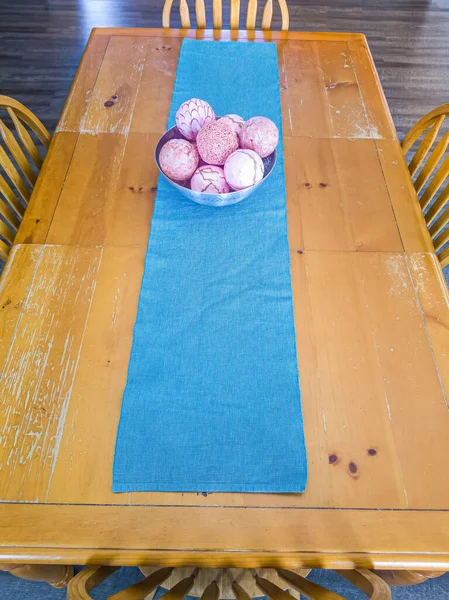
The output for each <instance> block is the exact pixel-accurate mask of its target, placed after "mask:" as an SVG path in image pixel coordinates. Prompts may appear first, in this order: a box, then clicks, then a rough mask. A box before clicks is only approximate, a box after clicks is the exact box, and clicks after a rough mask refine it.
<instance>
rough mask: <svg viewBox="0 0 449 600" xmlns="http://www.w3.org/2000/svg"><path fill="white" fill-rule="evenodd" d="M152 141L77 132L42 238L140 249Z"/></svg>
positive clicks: (150, 184)
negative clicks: (67, 170) (44, 235)
mask: <svg viewBox="0 0 449 600" xmlns="http://www.w3.org/2000/svg"><path fill="white" fill-rule="evenodd" d="M158 139H159V136H158V135H155V134H148V135H145V134H136V133H133V134H129V136H124V135H120V134H101V133H100V134H98V135H89V134H85V135H82V136H80V139H79V141H78V143H77V146H76V149H75V152H74V154H73V158H72V161H71V163H70V170H69V173H68V175H67V177H66V180H65V183H64V189H63V190H62V192H61V196H60V198H59V202H58V205H57V208H56V210H55V214H54V216H53V220H52V222H51V224H50V227H49V232H48V235H47V237H46V242H47V243H48V244H75V245H76V244H79V245H90V244H103V245H115V246H140V247H143V248H146V246H147V242H148V235H149V231H150V221H151V215H152V212H153V206H154V198H155V195H156V189H157V180H158V170H157V166H156V164H155V162H154V160H153V158H152V157H153V154H154V149H155V147H156V144H157V141H158Z"/></svg>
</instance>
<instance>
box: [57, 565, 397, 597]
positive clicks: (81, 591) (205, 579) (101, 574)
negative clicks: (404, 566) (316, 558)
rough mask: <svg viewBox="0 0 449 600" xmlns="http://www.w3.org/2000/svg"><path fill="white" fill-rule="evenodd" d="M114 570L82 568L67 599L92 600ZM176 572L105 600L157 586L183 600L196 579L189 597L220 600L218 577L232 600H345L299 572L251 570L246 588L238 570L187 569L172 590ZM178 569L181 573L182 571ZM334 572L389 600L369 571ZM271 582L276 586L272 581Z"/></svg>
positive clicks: (164, 571)
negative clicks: (263, 573)
mask: <svg viewBox="0 0 449 600" xmlns="http://www.w3.org/2000/svg"><path fill="white" fill-rule="evenodd" d="M115 570H116V567H86V568H85V569H84V570H83V571H80V572H79V573H78V574H77V575H75V577H74V578H73V579H72V580H71V581H70V582H69V585H68V588H67V599H68V600H92V597H91V596H90V595H89V592H90V591H91V590H92V589H93V588H94V587H96V586H97V585H98V584H99V583H101V582H102V581H104V580H105V579H106V578H107V577H108V576H109V575H110V574H111V573H113V572H114V571H115ZM177 570H178V569H173V568H167V567H166V568H161V569H157V570H154V571H152V572H151V574H150V575H148V576H147V577H145V579H142V580H141V581H139V582H137V583H135V584H134V585H131V586H129V587H127V588H126V589H124V590H122V591H120V592H117V593H116V594H113V595H112V596H109V598H108V600H143V599H144V598H145V597H146V596H147V595H148V594H150V593H152V592H153V591H154V590H156V588H157V587H158V586H162V587H164V588H168V590H167V591H166V592H165V594H163V595H162V596H161V600H185V598H186V596H187V595H188V594H189V593H190V592H191V591H192V588H194V585H195V580H196V579H197V578H198V579H201V580H202V584H201V586H200V587H201V591H198V589H193V591H192V594H191V595H195V596H199V598H200V600H220V598H221V594H220V589H221V586H220V585H219V584H220V583H221V584H223V580H222V579H221V578H222V577H226V578H229V577H231V580H230V581H231V582H232V592H233V595H234V596H235V598H236V600H254V597H258V596H261V595H264V596H267V597H268V598H269V600H292V599H293V598H297V597H298V595H299V594H303V595H305V596H306V597H307V598H310V599H311V600H347V599H346V597H345V596H341V595H339V594H336V593H334V592H331V591H330V590H328V589H327V588H325V587H323V586H321V585H318V584H317V583H313V582H312V581H310V580H308V579H306V578H305V577H303V575H301V574H300V571H299V572H298V571H296V572H295V571H286V570H283V569H277V570H275V569H269V571H272V573H271V574H270V575H269V577H270V579H267V578H266V577H261V576H260V575H259V571H261V570H262V571H266V570H267V569H253V570H251V576H250V577H249V578H250V579H251V578H254V583H255V585H251V586H250V587H248V577H246V578H245V577H243V579H245V583H243V581H242V575H243V576H245V573H244V572H243V570H240V569H232V573H231V570H229V569H224V570H221V569H219V570H218V574H217V569H193V568H190V569H188V571H189V573H190V574H189V575H188V576H187V575H186V574H185V573H183V575H182V577H181V578H178V577H175V580H176V581H177V583H176V584H175V585H173V587H172V586H171V584H170V582H169V579H170V576H171V575H172V573H176V571H177ZM179 570H180V571H185V569H184V568H181V569H179ZM222 571H223V572H222ZM307 571H308V570H307ZM338 572H339V573H340V575H342V576H343V577H344V578H345V579H347V580H348V581H349V582H350V583H351V584H352V585H353V586H354V587H356V588H358V590H359V591H360V592H362V593H363V594H365V595H366V596H367V597H368V598H369V599H370V600H391V590H390V586H389V585H388V584H387V583H386V582H385V581H384V580H383V579H382V578H381V577H379V576H378V575H376V574H375V573H373V572H372V571H368V570H366V569H358V570H348V571H338ZM235 573H238V575H237V579H239V581H236V579H233V578H234V574H235ZM273 579H275V581H276V583H274V582H273ZM282 581H283V582H284V583H282ZM243 586H245V587H243ZM245 588H246V589H245ZM285 588H289V589H291V588H293V589H294V590H296V592H299V594H296V592H293V593H292V594H290V593H288V592H286V591H285ZM228 591H229V590H228ZM225 597H226V598H228V597H229V593H226V595H225Z"/></svg>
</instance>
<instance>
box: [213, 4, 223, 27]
mask: <svg viewBox="0 0 449 600" xmlns="http://www.w3.org/2000/svg"><path fill="white" fill-rule="evenodd" d="M212 21H213V25H214V29H221V28H222V26H223V2H222V0H212Z"/></svg>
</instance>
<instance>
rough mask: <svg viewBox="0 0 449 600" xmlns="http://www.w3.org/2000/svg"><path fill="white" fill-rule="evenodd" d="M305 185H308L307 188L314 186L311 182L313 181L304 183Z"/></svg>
mask: <svg viewBox="0 0 449 600" xmlns="http://www.w3.org/2000/svg"><path fill="white" fill-rule="evenodd" d="M304 187H306V188H311V187H312V184H311V183H305V184H304Z"/></svg>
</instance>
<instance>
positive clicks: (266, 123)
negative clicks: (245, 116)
mask: <svg viewBox="0 0 449 600" xmlns="http://www.w3.org/2000/svg"><path fill="white" fill-rule="evenodd" d="M278 141H279V130H278V128H277V127H276V125H275V124H274V123H273V121H271V120H270V119H267V117H253V118H252V119H249V120H248V121H246V123H245V125H244V126H243V128H242V132H241V134H240V144H241V147H242V148H248V149H249V150H254V152H257V154H258V155H259V156H261V157H262V158H265V157H266V156H269V155H270V154H271V153H272V152H273V151H274V150H275V148H276V146H277V144H278Z"/></svg>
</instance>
